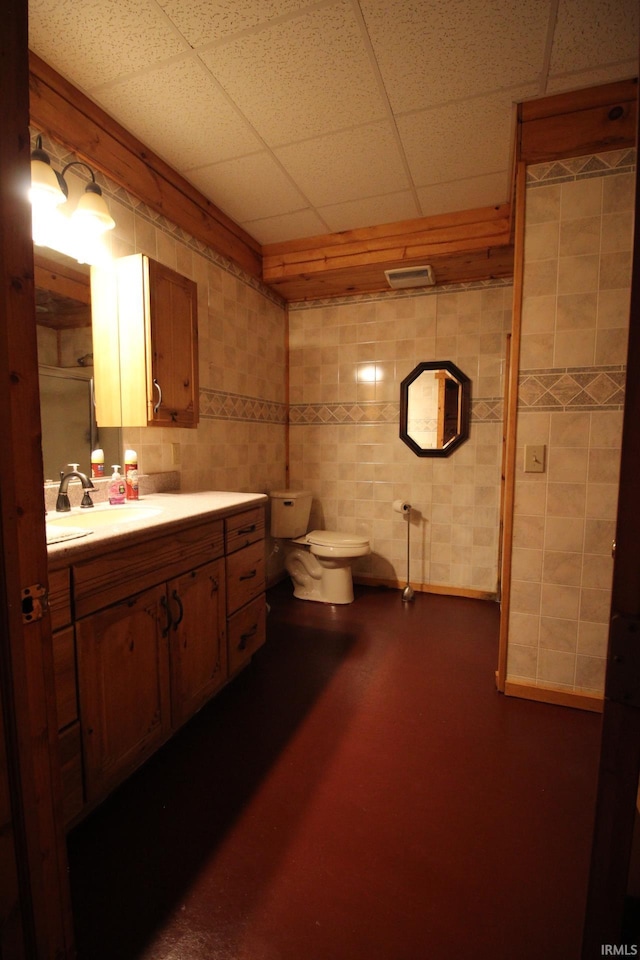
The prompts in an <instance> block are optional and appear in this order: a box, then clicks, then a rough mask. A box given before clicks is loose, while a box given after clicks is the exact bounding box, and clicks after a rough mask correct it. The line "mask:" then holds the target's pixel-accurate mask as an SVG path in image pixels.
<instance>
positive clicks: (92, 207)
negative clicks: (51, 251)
mask: <svg viewBox="0 0 640 960" xmlns="http://www.w3.org/2000/svg"><path fill="white" fill-rule="evenodd" d="M70 167H84V168H85V170H88V171H89V174H90V175H91V180H90V181H89V183H88V184H87V185H86V187H85V189H84V193H83V194H82V196H81V197H80V199H79V200H78V202H77V205H76V209H75V210H74V211H73V213H72V214H71V218H70V220H71V224H72V227H73V230H74V233H77V234H78V242H80V241H81V239H84V238H87V236H93V237H95V236H100V234H102V233H104V232H105V231H106V230H113V228H114V227H115V225H116V223H115V220H114V219H113V217H112V216H111V214H110V213H109V209H108V207H107V204H106V202H105V199H104V197H103V196H102V190H101V189H100V187H99V186H98V184H97V183H96V177H95V174H94V172H93V170H92V169H91V167H90V166H89V165H88V164H87V163H84V162H83V161H82V160H71V161H70V162H69V163H67V164H66V165H65V166H64V167H63V169H62V173H58V171H57V170H54V169H53V167H52V166H51V160H50V158H49V154H48V153H47V152H46V151H45V150H43V149H42V137H41V135H40V134H38V136H37V138H36V147H35V150H34V151H33V152H32V154H31V190H30V199H31V205H32V207H33V211H34V230H35V229H36V227H35V224H36V222H37V223H38V224H39V225H40V227H41V226H42V224H43V222H46V221H49V220H50V219H51V218H52V217H54V216H55V211H57V209H58V207H59V206H61V204H63V203H65V202H66V201H67V198H68V196H69V187H68V185H67V181H66V180H65V173H66V172H67V170H68V169H69V168H70ZM34 241H35V242H36V243H37V242H38V238H37V237H35V236H34Z"/></svg>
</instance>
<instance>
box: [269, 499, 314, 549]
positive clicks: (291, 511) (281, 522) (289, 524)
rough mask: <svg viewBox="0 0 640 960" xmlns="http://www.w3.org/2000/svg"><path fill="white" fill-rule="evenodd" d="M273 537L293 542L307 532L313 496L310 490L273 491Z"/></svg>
mask: <svg viewBox="0 0 640 960" xmlns="http://www.w3.org/2000/svg"><path fill="white" fill-rule="evenodd" d="M269 496H270V498H271V536H272V537H278V538H282V539H283V540H293V538H294V537H301V536H302V535H303V534H304V533H306V532H307V527H308V525H309V514H310V513H311V500H312V494H311V493H310V492H309V491H308V490H273V491H272V492H271V493H270V494H269Z"/></svg>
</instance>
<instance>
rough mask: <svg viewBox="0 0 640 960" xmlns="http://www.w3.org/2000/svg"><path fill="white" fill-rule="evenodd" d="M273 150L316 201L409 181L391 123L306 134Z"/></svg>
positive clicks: (372, 192)
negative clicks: (300, 140)
mask: <svg viewBox="0 0 640 960" xmlns="http://www.w3.org/2000/svg"><path fill="white" fill-rule="evenodd" d="M274 153H275V154H276V156H277V157H278V159H279V160H280V161H281V163H282V164H283V166H284V167H285V168H286V169H287V170H288V171H289V173H290V175H291V177H292V178H293V179H294V180H295V181H296V183H298V184H299V186H300V189H301V190H302V191H303V193H304V194H305V195H306V196H307V197H308V198H309V200H310V202H311V203H312V204H313V205H314V206H324V205H326V204H329V203H342V202H344V201H346V200H361V199H363V198H365V197H374V196H380V195H382V194H386V193H393V192H396V191H400V190H406V189H407V187H408V186H409V183H408V180H407V175H406V173H405V169H404V166H403V164H402V158H401V155H400V151H399V149H398V144H397V142H396V139H395V136H394V134H393V132H392V130H391V127H390V125H389V124H388V123H386V122H383V123H371V124H368V125H367V126H364V127H357V128H355V129H354V130H345V131H342V132H340V133H332V134H328V135H327V136H325V137H320V138H318V139H317V140H306V141H305V142H304V143H294V144H291V145H290V146H288V147H280V148H279V149H277V150H275V151H274Z"/></svg>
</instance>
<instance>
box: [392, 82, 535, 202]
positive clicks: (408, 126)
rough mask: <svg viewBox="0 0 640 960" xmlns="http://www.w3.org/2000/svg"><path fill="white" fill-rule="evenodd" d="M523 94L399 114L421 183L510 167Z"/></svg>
mask: <svg viewBox="0 0 640 960" xmlns="http://www.w3.org/2000/svg"><path fill="white" fill-rule="evenodd" d="M523 92H524V91H519V94H520V96H516V95H515V92H514V93H513V94H512V95H509V94H503V95H500V96H497V95H496V96H490V97H478V98H477V99H475V100H466V101H465V102H463V103H452V104H448V105H446V106H443V107H437V108H435V109H433V110H425V111H424V112H423V113H415V114H410V115H409V116H406V117H400V118H399V120H398V130H399V132H400V137H401V139H402V143H403V145H404V149H405V151H406V155H407V159H408V161H409V167H410V169H411V175H412V177H413V181H414V183H415V185H416V186H417V187H423V186H429V185H430V184H434V183H448V182H449V181H451V180H457V179H463V180H465V179H468V178H469V177H473V176H477V175H479V174H487V173H495V172H497V171H502V170H505V169H507V168H508V166H509V162H510V157H511V147H512V141H513V131H514V125H515V109H514V106H513V101H514V100H517V99H522V94H523Z"/></svg>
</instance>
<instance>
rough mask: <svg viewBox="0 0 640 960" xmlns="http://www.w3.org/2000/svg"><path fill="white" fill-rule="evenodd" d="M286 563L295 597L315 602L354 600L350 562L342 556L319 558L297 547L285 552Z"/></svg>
mask: <svg viewBox="0 0 640 960" xmlns="http://www.w3.org/2000/svg"><path fill="white" fill-rule="evenodd" d="M285 566H286V568H287V572H288V573H289V574H290V576H291V580H292V581H293V595H294V597H297V598H298V600H314V601H315V602H316V603H353V579H352V576H351V562H350V560H349V559H345V558H335V559H327V558H324V557H323V559H322V562H320V561H319V560H318V558H317V557H315V556H313V554H311V553H309V551H308V550H304V549H297V550H292V551H291V552H289V553H288V555H287V558H286V562H285Z"/></svg>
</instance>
